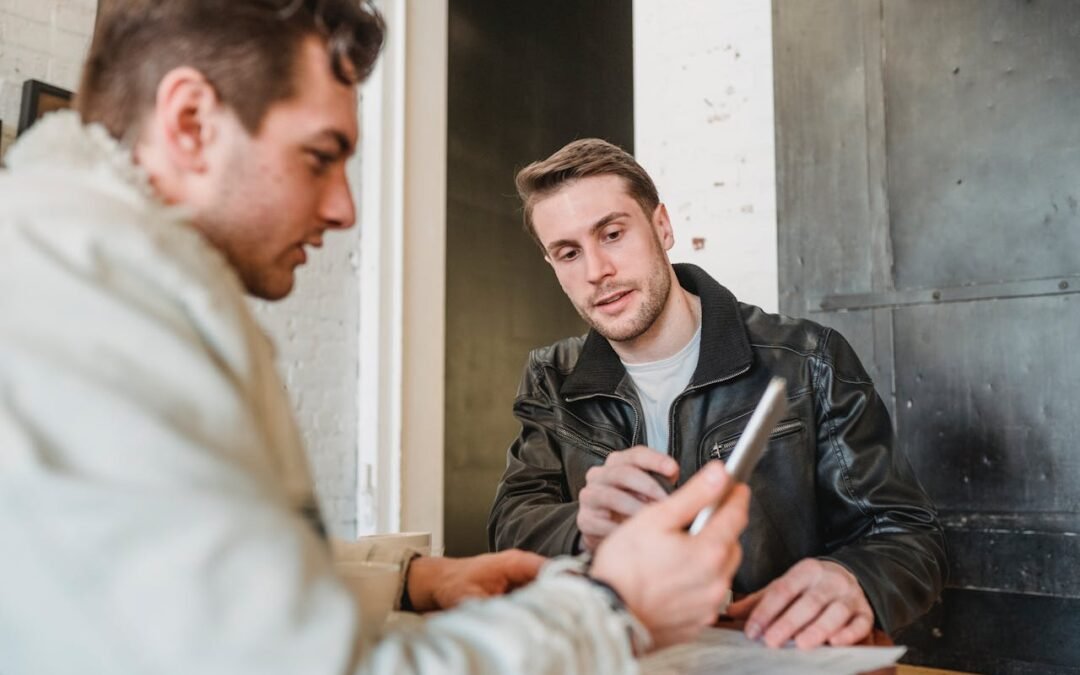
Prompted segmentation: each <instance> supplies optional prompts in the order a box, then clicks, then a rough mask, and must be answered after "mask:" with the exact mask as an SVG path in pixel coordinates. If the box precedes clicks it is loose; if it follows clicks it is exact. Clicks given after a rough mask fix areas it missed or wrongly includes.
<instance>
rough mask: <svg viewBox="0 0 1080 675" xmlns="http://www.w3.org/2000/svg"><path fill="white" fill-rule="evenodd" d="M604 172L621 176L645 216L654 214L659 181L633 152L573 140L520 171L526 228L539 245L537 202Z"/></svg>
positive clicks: (603, 143)
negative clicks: (535, 224)
mask: <svg viewBox="0 0 1080 675" xmlns="http://www.w3.org/2000/svg"><path fill="white" fill-rule="evenodd" d="M604 175H611V176H619V177H620V178H622V179H623V182H624V183H625V184H626V191H627V192H628V193H629V194H630V196H631V197H633V199H634V201H636V202H637V203H638V205H639V206H641V209H642V211H644V212H645V215H646V216H651V215H652V212H653V211H655V210H656V207H657V206H659V205H660V196H659V194H657V192H656V185H655V184H654V183H653V180H652V178H650V177H649V174H647V173H645V169H643V168H641V165H640V164H638V163H637V160H635V159H634V157H633V155H631V154H630V153H628V152H626V151H625V150H623V149H622V148H620V147H619V146H617V145H614V144H612V143H608V142H607V141H605V140H601V139H599V138H583V139H581V140H577V141H573V142H572V143H569V144H567V145H565V146H563V147H562V149H560V150H558V151H556V152H555V154H553V155H552V156H550V157H548V158H547V159H544V160H541V161H539V162H533V163H532V164H530V165H528V166H527V167H525V168H524V169H522V170H521V171H518V174H517V177H516V178H515V179H514V182H515V183H516V184H517V191H518V196H519V197H521V204H522V210H523V211H524V216H525V231H526V232H528V233H529V234H530V235H531V236H532V238H533V240H535V241H536V243H537V244H539V245H540V248H543V247H544V244H543V242H541V241H540V238H539V237H537V236H536V227H535V226H534V225H533V220H532V211H533V207H534V206H536V202H538V201H540V200H541V199H543V198H545V197H548V196H550V195H551V194H553V193H555V192H556V191H557V190H559V188H562V187H563V186H565V185H567V184H568V183H571V182H573V181H576V180H578V179H581V178H588V177H589V176H604Z"/></svg>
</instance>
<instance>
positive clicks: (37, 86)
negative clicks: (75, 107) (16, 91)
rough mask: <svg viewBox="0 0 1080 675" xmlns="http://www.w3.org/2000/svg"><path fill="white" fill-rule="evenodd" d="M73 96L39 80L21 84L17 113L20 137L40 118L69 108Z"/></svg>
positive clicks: (65, 90)
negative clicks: (20, 97)
mask: <svg viewBox="0 0 1080 675" xmlns="http://www.w3.org/2000/svg"><path fill="white" fill-rule="evenodd" d="M73 98H74V94H73V93H72V92H70V91H68V90H67V89H61V88H60V87H56V86H53V85H51V84H47V83H45V82H42V81H40V80H27V81H26V82H24V83H23V91H22V109H21V110H20V112H19V131H18V135H22V133H23V132H24V131H26V130H27V129H29V128H30V126H31V125H33V123H34V122H37V121H38V120H39V119H41V116H42V115H44V114H46V113H50V112H53V111H54V110H63V109H65V108H70V107H71V101H72V99H73Z"/></svg>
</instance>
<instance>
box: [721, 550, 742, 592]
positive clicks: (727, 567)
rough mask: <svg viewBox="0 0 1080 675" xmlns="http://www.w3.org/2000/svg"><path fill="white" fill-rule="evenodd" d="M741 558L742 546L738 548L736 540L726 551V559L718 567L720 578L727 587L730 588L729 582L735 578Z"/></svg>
mask: <svg viewBox="0 0 1080 675" xmlns="http://www.w3.org/2000/svg"><path fill="white" fill-rule="evenodd" d="M742 557H743V551H742V546H740V545H739V542H738V540H736V541H735V542H734V543H733V544H732V546H731V548H730V549H728V554H727V558H725V559H724V562H723V564H721V566H720V576H722V577H723V578H724V580H725V581H726V582H727V585H728V587H730V586H731V580H732V579H733V578H735V573H736V572H738V571H739V565H740V564H741V563H742Z"/></svg>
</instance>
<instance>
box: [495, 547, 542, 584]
mask: <svg viewBox="0 0 1080 675" xmlns="http://www.w3.org/2000/svg"><path fill="white" fill-rule="evenodd" d="M496 555H501V556H503V557H504V559H503V564H502V573H503V574H504V575H505V576H506V580H507V581H508V582H510V585H511V586H512V587H515V588H516V587H518V586H524V585H525V584H528V583H530V582H531V581H533V580H534V579H536V575H537V574H539V573H540V568H541V567H543V565H544V563H545V562H547V558H545V557H544V556H541V555H537V554H535V553H530V552H528V551H520V550H512V551H503V552H502V553H497V554H496Z"/></svg>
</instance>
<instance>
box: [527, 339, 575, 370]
mask: <svg viewBox="0 0 1080 675" xmlns="http://www.w3.org/2000/svg"><path fill="white" fill-rule="evenodd" d="M585 337H586V336H585V335H579V336H576V337H568V338H563V339H562V340H559V341H558V342H553V343H552V344H550V345H547V346H545V347H537V348H536V349H534V350H532V351H531V352H529V360H528V365H527V367H528V368H529V369H538V370H544V369H549V370H553V371H555V372H557V373H559V374H561V375H569V374H570V373H571V372H572V371H573V370H574V367H575V366H576V365H577V362H578V359H579V358H580V357H581V350H582V348H583V347H584V346H585Z"/></svg>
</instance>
